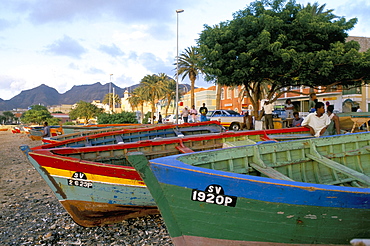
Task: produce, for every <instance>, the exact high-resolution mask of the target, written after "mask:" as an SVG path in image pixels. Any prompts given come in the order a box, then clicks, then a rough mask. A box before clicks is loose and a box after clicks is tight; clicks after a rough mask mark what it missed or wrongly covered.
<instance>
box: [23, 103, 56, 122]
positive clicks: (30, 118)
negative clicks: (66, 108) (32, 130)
mask: <svg viewBox="0 0 370 246" xmlns="http://www.w3.org/2000/svg"><path fill="white" fill-rule="evenodd" d="M52 118H53V116H52V115H51V114H50V112H49V111H48V110H47V108H46V107H45V106H41V105H33V106H31V109H30V110H28V111H26V112H24V113H23V114H22V116H21V121H22V122H23V123H26V124H27V123H33V124H42V123H43V122H45V121H50V120H51V119H52ZM50 125H51V124H50Z"/></svg>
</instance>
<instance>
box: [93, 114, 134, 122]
mask: <svg viewBox="0 0 370 246" xmlns="http://www.w3.org/2000/svg"><path fill="white" fill-rule="evenodd" d="M123 123H129V124H135V123H138V121H137V119H136V114H135V113H133V112H122V113H119V114H107V113H103V114H100V115H98V124H123Z"/></svg>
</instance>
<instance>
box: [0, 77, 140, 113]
mask: <svg viewBox="0 0 370 246" xmlns="http://www.w3.org/2000/svg"><path fill="white" fill-rule="evenodd" d="M137 86H139V85H138V84H137V85H133V86H130V87H126V88H129V91H132V90H133V89H135V88H136V87H137ZM112 88H114V93H115V94H118V95H119V96H120V97H122V96H123V92H124V90H125V89H126V88H125V89H123V88H120V87H118V86H116V85H115V84H113V83H112ZM107 93H109V83H108V84H105V85H102V84H101V83H100V82H97V83H95V84H91V85H75V86H73V87H72V88H71V89H70V90H68V91H66V92H65V93H62V94H60V93H59V92H58V91H57V90H56V89H54V88H52V87H49V86H47V85H44V84H42V85H40V86H38V87H35V88H33V89H30V90H25V91H22V92H21V93H19V94H18V95H16V96H14V97H13V98H11V99H9V100H3V99H1V98H0V111H6V110H13V109H20V108H28V107H29V106H32V105H44V106H52V105H60V104H75V103H76V102H78V101H80V100H82V101H86V102H92V101H93V100H101V101H102V100H103V99H104V96H105V95H106V94H107Z"/></svg>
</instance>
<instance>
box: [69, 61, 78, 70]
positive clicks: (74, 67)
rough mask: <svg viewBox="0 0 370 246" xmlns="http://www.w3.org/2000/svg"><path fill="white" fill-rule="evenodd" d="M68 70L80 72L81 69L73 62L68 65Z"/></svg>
mask: <svg viewBox="0 0 370 246" xmlns="http://www.w3.org/2000/svg"><path fill="white" fill-rule="evenodd" d="M68 68H70V69H73V70H79V69H80V68H79V67H78V65H76V64H75V63H73V62H71V63H70V64H69V65H68Z"/></svg>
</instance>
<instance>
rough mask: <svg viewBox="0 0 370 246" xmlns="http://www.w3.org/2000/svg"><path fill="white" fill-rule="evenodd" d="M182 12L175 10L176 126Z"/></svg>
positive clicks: (177, 120)
mask: <svg viewBox="0 0 370 246" xmlns="http://www.w3.org/2000/svg"><path fill="white" fill-rule="evenodd" d="M182 12H184V10H183V9H177V10H176V25H177V31H176V41H177V45H176V124H178V123H179V119H178V118H179V13H182Z"/></svg>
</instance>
